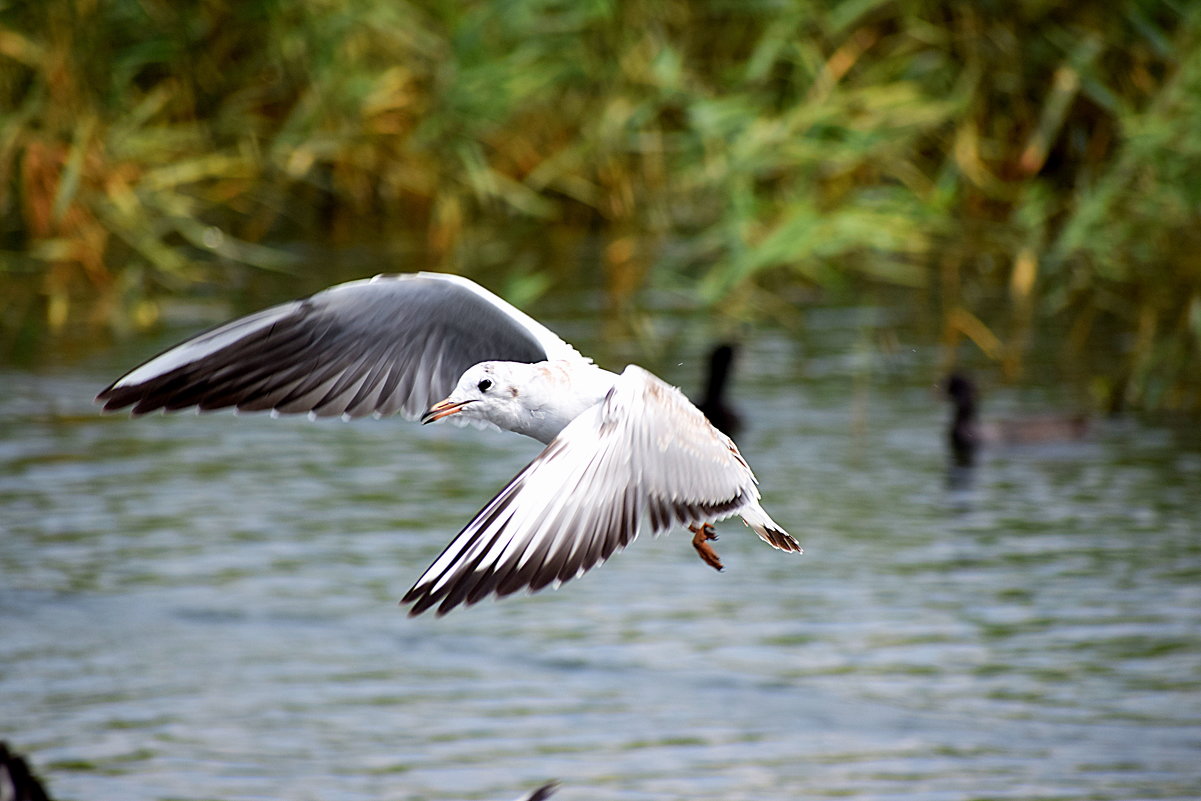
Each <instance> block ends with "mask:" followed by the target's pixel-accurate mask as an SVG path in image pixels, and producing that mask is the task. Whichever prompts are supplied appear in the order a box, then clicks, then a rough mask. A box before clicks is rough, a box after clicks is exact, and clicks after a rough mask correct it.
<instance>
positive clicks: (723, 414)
mask: <svg viewBox="0 0 1201 801" xmlns="http://www.w3.org/2000/svg"><path fill="white" fill-rule="evenodd" d="M733 365H734V346H733V345H729V344H726V343H723V344H721V345H718V346H717V347H715V348H713V352H712V353H710V354H709V370H708V373H707V374H706V377H705V394H704V395H703V396H701V399H700V400H699V401H698V402H697V404H696V406H697V408H698V409H700V410H701V411H702V412H704V413H705V417H708V418H709V422H710V423H712V424H713V425H714V426H715V427H717V428H718V429H719V430H720V431H721V432H722V433H723V434H725V435H726V436H728V437H733V436H734V435H735V434H737V433H738V432H739V430H741V429H742V420H741V419H740V418H739V416H738V413H737V412H736V411H734V409H733V408H731V407H730V406H729V404H727V403H726V400H725V395H726V387H727V385H728V384H729V381H730V371H731V370H732V369H733Z"/></svg>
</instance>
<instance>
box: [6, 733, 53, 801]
mask: <svg viewBox="0 0 1201 801" xmlns="http://www.w3.org/2000/svg"><path fill="white" fill-rule="evenodd" d="M0 799H4V801H50V796H49V795H48V794H47V793H46V788H44V787H43V786H42V783H41V782H40V781H38V777H37V776H35V775H34V774H33V771H32V770H30V768H29V763H28V762H26V761H25V760H24V759H23V758H22V757H21V755H20V754H17V753H15V752H13V751H10V750H8V743H6V742H4V741H3V740H0Z"/></svg>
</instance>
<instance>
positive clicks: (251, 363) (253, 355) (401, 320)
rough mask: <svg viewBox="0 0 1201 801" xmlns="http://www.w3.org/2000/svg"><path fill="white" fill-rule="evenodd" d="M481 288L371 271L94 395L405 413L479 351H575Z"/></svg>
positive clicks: (236, 323)
mask: <svg viewBox="0 0 1201 801" xmlns="http://www.w3.org/2000/svg"><path fill="white" fill-rule="evenodd" d="M582 358H583V357H581V356H580V355H579V353H577V352H576V351H575V349H574V348H572V347H571V346H570V345H568V344H567V343H565V342H563V340H561V339H560V338H559V337H558V336H556V335H555V334H554V333H553V332H552V331H550V330H549V329H548V328H546V327H545V326H543V325H541V324H540V323H538V322H536V321H535V320H533V319H532V318H530V317H529V316H528V315H526V314H524V313H522V312H521V311H519V310H518V309H516V308H514V307H513V306H511V305H510V304H508V303H506V302H505V301H503V300H501V299H500V298H498V297H497V296H496V295H493V294H492V293H491V292H489V291H488V290H486V289H484V288H483V287H481V286H479V285H478V284H476V283H474V282H473V281H470V280H468V279H466V278H462V277H459V276H455V275H444V274H440V273H417V274H414V275H380V276H376V277H375V278H371V279H364V280H361V281H351V282H349V283H345V284H339V285H337V286H333V287H330V288H329V289H326V290H323V291H321V292H318V293H317V294H315V295H313V296H311V297H309V298H305V299H303V300H296V301H292V302H290V303H284V304H281V305H279V306H274V307H272V308H269V309H265V310H263V311H261V312H258V313H256V314H252V315H249V316H247V317H242V318H240V319H237V320H233V321H232V322H228V323H225V324H224V325H220V326H218V327H216V328H213V329H211V330H209V331H207V332H205V333H202V334H200V335H198V336H195V337H193V338H191V339H189V340H187V341H185V342H183V343H181V344H179V345H176V346H174V347H172V348H170V349H168V350H166V351H164V352H163V353H160V354H159V355H158V356H155V357H154V358H153V359H151V360H150V361H148V362H146V363H145V364H143V365H141V366H140V367H138V368H136V369H134V370H132V371H131V372H129V373H128V374H126V375H125V376H123V377H121V378H119V379H118V380H117V381H115V382H114V383H113V384H111V385H110V386H109V387H107V388H106V389H104V390H103V391H102V392H101V393H100V394H99V395H97V396H96V399H97V400H98V401H103V402H104V408H105V409H106V410H107V409H120V408H123V407H126V406H133V413H134V414H145V413H146V412H152V411H155V410H156V409H165V410H168V411H171V410H175V409H184V408H187V407H190V406H196V407H198V408H200V409H202V410H209V409H221V408H226V407H231V406H232V407H235V408H237V409H240V410H243V411H261V410H266V409H272V410H274V411H276V412H279V413H297V412H310V413H313V414H315V415H318V416H322V417H329V416H336V415H345V416H347V417H361V416H363V415H367V414H380V415H384V414H392V413H394V412H397V411H400V412H402V413H404V414H405V415H406V416H408V417H416V416H417V415H419V414H421V413H422V412H423V411H425V409H426V408H428V407H429V405H430V404H431V403H434V402H435V401H437V400H440V399H441V398H443V397H445V396H446V395H447V394H448V393H449V392H450V391H451V389H452V388H453V387H454V385H455V382H456V381H457V380H458V378H459V376H461V375H462V374H463V372H464V371H465V370H466V369H467V368H468V367H471V366H472V365H474V364H477V363H479V362H482V361H490V360H503V361H518V362H540V361H545V360H547V359H582Z"/></svg>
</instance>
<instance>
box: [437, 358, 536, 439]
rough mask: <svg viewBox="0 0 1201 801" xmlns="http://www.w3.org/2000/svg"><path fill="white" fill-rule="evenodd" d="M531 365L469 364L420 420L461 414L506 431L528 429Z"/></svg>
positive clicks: (439, 418) (515, 363)
mask: <svg viewBox="0 0 1201 801" xmlns="http://www.w3.org/2000/svg"><path fill="white" fill-rule="evenodd" d="M532 369H533V366H532V365H529V364H523V363H521V362H480V363H479V364H477V365H474V366H472V367H469V368H467V372H465V373H463V375H462V376H461V377H460V378H459V383H458V384H456V385H455V389H454V391H453V392H451V393H450V395H448V396H447V397H446V399H445V400H443V401H440V402H438V403H435V404H434V405H433V406H431V407H430V408H429V410H428V411H427V412H426V413H425V414H424V415H422V417H421V422H422V423H432V422H434V421H435V420H441V419H443V418H444V417H450V416H451V415H460V416H461V417H462V418H463V419H464V420H485V421H487V422H489V423H492V424H494V425H496V426H499V427H500V428H503V429H505V430H506V431H516V432H518V433H522V434H525V433H528V431H529V428H530V420H529V418H530V409H529V408H528V406H527V405H526V400H527V399H526V392H527V390H528V389H529V386H530V379H531V372H532Z"/></svg>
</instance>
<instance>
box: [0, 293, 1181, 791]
mask: <svg viewBox="0 0 1201 801" xmlns="http://www.w3.org/2000/svg"><path fill="white" fill-rule="evenodd" d="M533 311H534V312H535V313H539V310H538V309H537V308H535V309H533ZM822 314H824V316H822ZM862 320H863V317H862V314H861V313H857V312H855V311H853V310H852V311H847V312H840V311H837V310H827V311H826V312H824V313H821V314H817V313H815V314H813V315H811V317H810V319H809V324H808V325H807V330H808V331H810V333H809V334H803V335H801V336H799V337H795V338H794V337H791V336H788V337H786V336H784V335H781V334H773V333H770V332H759V333H757V334H756V335H755V336H753V337H751V338H750V339H749V340H748V341H747V343H746V345H745V346H744V349H743V357H744V358H743V359H742V361H741V362H740V364H739V368H738V378H737V387H736V389H737V395H736V403H737V404H738V406H739V407H740V408H741V410H742V412H743V414H744V416H746V417H747V418H748V420H749V428H748V430H747V431H745V433H743V434H742V436H740V437H739V441H740V444H741V446H742V449H743V452H744V453H745V454H746V456H747V457H748V459H749V460H750V462H751V464H752V466H753V467H754V468H755V469H756V471H757V473H758V474H759V477H760V480H761V483H762V487H763V492H764V497H765V506H766V508H767V509H768V510H769V511H770V512H771V514H772V515H773V517H775V518H776V519H777V520H778V521H780V522H781V523H782V524H784V525H785V526H786V527H787V528H789V529H790V530H791V531H792V532H793V533H794V534H795V535H797V537H798V539H800V540H801V541H802V544H803V545H804V546H805V548H806V553H805V555H804V556H801V557H796V556H789V555H784V554H781V553H778V552H775V551H773V550H771V549H770V548H768V547H766V546H765V545H763V544H762V543H760V542H759V541H758V540H757V539H756V538H754V537H753V536H751V535H750V534H749V533H748V532H746V530H745V529H743V528H742V526H741V524H737V523H729V522H727V523H726V524H724V525H723V526H722V527H721V528H720V532H721V534H722V538H721V541H720V542H719V543H717V545H718V546H719V547H718V550H719V552H720V553H721V555H722V557H723V558H724V560H725V562H726V566H727V570H726V572H725V573H723V574H718V573H716V572H714V571H712V570H710V569H709V568H707V567H705V566H704V565H703V564H702V563H701V562H700V560H698V559H697V558H696V556H695V555H694V554H693V551H692V548H691V547H690V546H689V544H688V537H687V535H686V534H683V535H681V534H679V533H676V534H673V535H671V536H669V537H662V538H659V539H651V538H649V537H646V538H643V539H640V540H639V541H638V542H637V543H635V544H634V545H633V546H632V547H631V548H630V549H628V550H627V551H626V552H624V553H621V554H618V555H617V556H615V557H614V558H613V559H612V560H610V562H608V563H607V564H605V565H604V566H602V567H601V568H599V569H597V570H594V571H593V572H591V573H589V574H588V575H587V576H585V577H583V578H581V579H579V580H577V581H573V582H571V583H569V584H567V585H565V586H564V587H562V588H560V589H559V590H558V591H554V592H549V591H548V592H543V593H541V594H538V595H534V596H514V597H511V598H508V599H505V600H504V601H501V602H498V603H493V602H491V601H488V602H484V603H482V604H480V605H478V606H475V607H471V608H468V609H459V610H456V611H455V612H454V613H452V614H450V615H449V616H447V617H445V618H441V619H438V618H435V617H432V616H428V615H427V616H423V617H421V618H417V619H410V618H408V617H406V615H405V613H404V611H403V610H402V609H401V608H400V607H398V606H397V600H398V599H399V598H400V597H401V595H403V593H404V591H405V590H406V589H407V588H408V587H409V585H410V583H411V582H412V581H413V580H414V579H415V578H416V577H417V575H418V574H419V573H420V572H421V570H422V569H423V568H424V567H425V566H426V565H427V564H428V563H429V562H430V561H432V559H433V558H434V557H435V556H436V555H437V553H438V552H439V551H440V550H441V548H442V547H443V546H444V545H445V544H446V542H448V541H449V539H450V537H451V536H452V535H453V534H454V533H455V532H456V531H457V530H458V527H459V526H460V525H462V524H463V523H464V522H465V521H466V520H468V519H469V518H470V516H471V515H472V514H473V513H474V512H475V511H476V509H478V508H479V506H480V505H482V503H483V502H484V501H486V500H487V498H488V497H490V495H491V493H492V492H494V491H495V490H496V489H498V488H499V487H500V486H501V485H502V484H503V483H504V482H505V480H506V479H507V478H508V477H509V476H511V475H512V474H513V473H514V472H515V471H516V470H517V469H518V468H519V467H520V466H521V465H522V464H524V463H525V462H526V461H527V460H529V459H530V458H532V457H533V456H534V455H535V454H536V453H537V450H538V447H539V446H538V445H537V443H534V442H533V441H532V440H524V439H522V438H519V437H516V436H514V435H503V434H499V433H489V432H479V431H475V430H463V429H457V428H453V427H450V426H426V427H421V426H417V425H414V424H412V423H409V422H406V421H404V420H401V419H389V420H380V421H372V420H365V421H358V422H355V423H352V424H345V423H341V422H328V421H326V422H310V421H308V420H306V419H291V418H289V419H277V420H272V419H270V418H268V417H265V416H261V415H247V416H240V417H235V416H233V415H230V414H211V415H202V416H197V415H192V414H184V415H177V416H171V417H162V416H155V417H149V418H143V419H138V420H131V419H129V418H127V417H124V416H121V415H108V416H101V415H99V414H98V413H96V411H95V408H94V407H93V406H92V404H91V397H92V395H94V394H95V392H96V391H97V390H98V389H99V388H101V387H102V386H104V384H106V383H107V382H108V381H109V380H111V379H112V378H114V377H115V376H116V375H118V374H119V373H120V372H121V371H122V370H123V369H125V368H128V367H131V366H133V365H134V364H136V363H137V362H138V361H140V360H141V359H143V358H145V357H146V356H149V355H150V354H152V353H153V352H155V351H156V350H157V349H158V348H159V347H161V346H163V345H165V344H168V343H169V341H170V340H171V339H174V338H178V337H179V336H182V335H183V334H185V333H187V332H186V331H174V332H172V333H171V334H170V335H167V336H166V338H164V339H161V340H155V341H146V340H143V341H138V342H131V343H128V344H127V345H123V346H121V349H120V350H114V351H111V352H110V351H103V352H100V353H98V354H96V355H94V356H93V357H91V358H90V359H88V360H87V361H86V363H82V364H81V363H74V364H70V365H68V364H63V363H52V364H49V365H47V366H46V367H45V368H43V369H41V370H39V371H36V372H28V371H19V370H14V369H7V370H5V371H3V372H2V373H0V522H2V526H3V529H4V534H3V537H2V538H0V641H2V642H3V653H2V656H0V660H2V661H0V737H2V738H3V739H6V740H8V741H9V742H10V744H11V745H12V746H13V747H15V748H18V749H19V750H21V751H24V752H25V753H26V754H27V755H28V756H29V757H30V758H31V760H32V761H33V762H34V764H35V765H36V766H37V768H38V769H39V770H40V772H41V773H42V774H43V776H44V777H46V778H48V780H49V784H50V788H51V790H52V792H53V794H54V795H56V796H58V797H60V798H65V799H80V800H81V801H82V800H83V799H88V801H140V800H141V799H223V800H224V801H235V800H236V799H328V800H330V801H352V800H353V801H358V800H359V799H363V800H364V801H365V800H366V799H373V800H374V799H448V800H449V799H498V801H499V800H501V799H510V798H514V797H515V796H516V795H517V794H518V793H519V792H520V791H522V790H525V789H529V788H531V787H533V786H535V785H537V784H539V783H541V782H543V781H545V780H547V779H550V778H557V779H560V780H562V781H563V783H564V786H563V789H562V790H561V791H560V793H559V795H558V796H557V798H562V799H564V801H572V800H573V799H580V800H581V801H583V800H584V799H598V800H601V801H605V800H608V799H623V800H628V801H635V800H639V799H648V800H649V799H656V800H659V799H687V800H688V801H703V800H705V799H713V800H714V801H716V800H717V799H721V801H738V800H739V799H746V800H747V801H750V800H752V799H753V800H754V801H762V800H763V799H795V798H805V799H844V798H851V799H914V800H915V801H916V800H917V799H923V800H932V801H939V800H940V799H964V800H965V801H966V800H967V799H990V798H1022V799H1036V798H1037V799H1090V800H1092V801H1096V800H1106V799H1113V800H1114V801H1118V800H1119V799H1152V798H1153V799H1191V798H1197V797H1201V636H1199V634H1201V532H1199V529H1201V448H1199V447H1198V443H1197V440H1196V437H1195V435H1193V434H1191V433H1190V432H1189V431H1188V430H1187V429H1182V428H1170V427H1157V426H1152V425H1148V424H1141V423H1135V422H1106V423H1103V424H1101V425H1100V426H1098V427H1097V428H1096V430H1095V433H1094V436H1092V437H1091V438H1090V439H1089V440H1088V441H1085V442H1077V443H1066V444H1056V445H1039V446H1027V447H1023V448H1019V449H1010V450H994V451H992V452H990V453H989V454H988V455H987V457H986V458H985V459H984V460H983V461H982V463H981V464H980V465H979V466H978V467H977V468H976V469H975V470H974V473H973V474H972V475H969V476H966V477H960V478H962V479H965V481H963V482H957V483H956V485H955V486H951V485H949V483H948V475H947V470H946V459H945V453H944V449H943V439H942V433H941V432H942V425H943V421H944V417H945V410H944V409H943V408H942V407H941V402H940V401H939V400H938V399H937V398H936V397H934V395H933V394H932V392H931V388H930V378H931V373H930V370H931V368H930V367H929V364H930V363H931V361H932V358H931V357H932V351H931V350H930V349H929V348H927V347H925V346H924V344H923V343H920V342H913V343H909V342H904V341H902V342H900V343H899V345H898V347H896V348H895V350H894V351H893V352H892V353H891V354H890V355H880V354H878V353H876V352H875V350H874V349H872V348H867V349H865V348H863V347H862V346H861V344H860V345H856V344H855V343H862V341H863V337H862V336H861V335H860V333H861V327H862ZM549 321H550V322H551V323H552V324H553V325H554V326H555V327H556V328H558V329H559V330H560V331H563V332H564V333H566V334H568V335H569V336H571V337H572V338H574V339H576V340H577V341H579V344H581V345H582V346H585V347H587V348H588V349H593V348H594V347H595V346H592V345H590V344H589V343H588V341H587V340H588V338H589V337H590V336H595V335H596V333H597V330H598V329H599V326H594V325H593V324H592V323H591V322H590V321H587V320H579V319H576V320H571V321H569V320H567V319H560V320H555V319H554V318H553V317H552V318H551V319H550V320H549ZM704 333H705V332H704V327H703V325H698V326H696V327H695V329H694V330H693V331H692V332H691V333H688V332H687V331H686V332H685V335H684V336H681V337H680V338H679V340H678V341H679V343H680V344H679V345H678V346H675V345H673V355H675V356H677V357H678V358H674V359H672V360H670V361H667V360H664V359H660V360H658V361H654V360H653V359H652V360H651V362H650V363H649V364H648V366H652V367H654V368H655V369H657V370H659V371H660V372H662V373H663V374H664V375H665V377H667V378H669V379H670V380H673V381H674V382H676V383H678V384H680V385H681V386H683V387H684V388H685V389H686V390H695V389H696V385H697V383H698V382H699V372H700V367H699V364H698V362H699V361H700V359H701V357H703V354H704V350H705V348H706V346H707V342H706V340H705V338H704ZM902 339H903V338H902ZM635 355H636V354H635ZM52 361H53V360H52ZM607 366H614V365H612V364H608V365H607ZM1049 399H1050V400H1053V399H1054V395H1053V394H1052V395H1046V394H1038V395H1033V394H1031V395H1026V394H1018V393H1016V392H1014V391H1013V390H1005V389H996V390H995V392H994V394H993V396H992V398H991V402H990V403H989V404H988V405H987V406H986V409H988V410H993V411H996V412H998V413H1000V412H1001V411H1003V410H1010V411H1020V410H1023V409H1025V408H1027V407H1033V406H1036V405H1038V404H1040V403H1043V402H1046V401H1048V400H1049Z"/></svg>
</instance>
